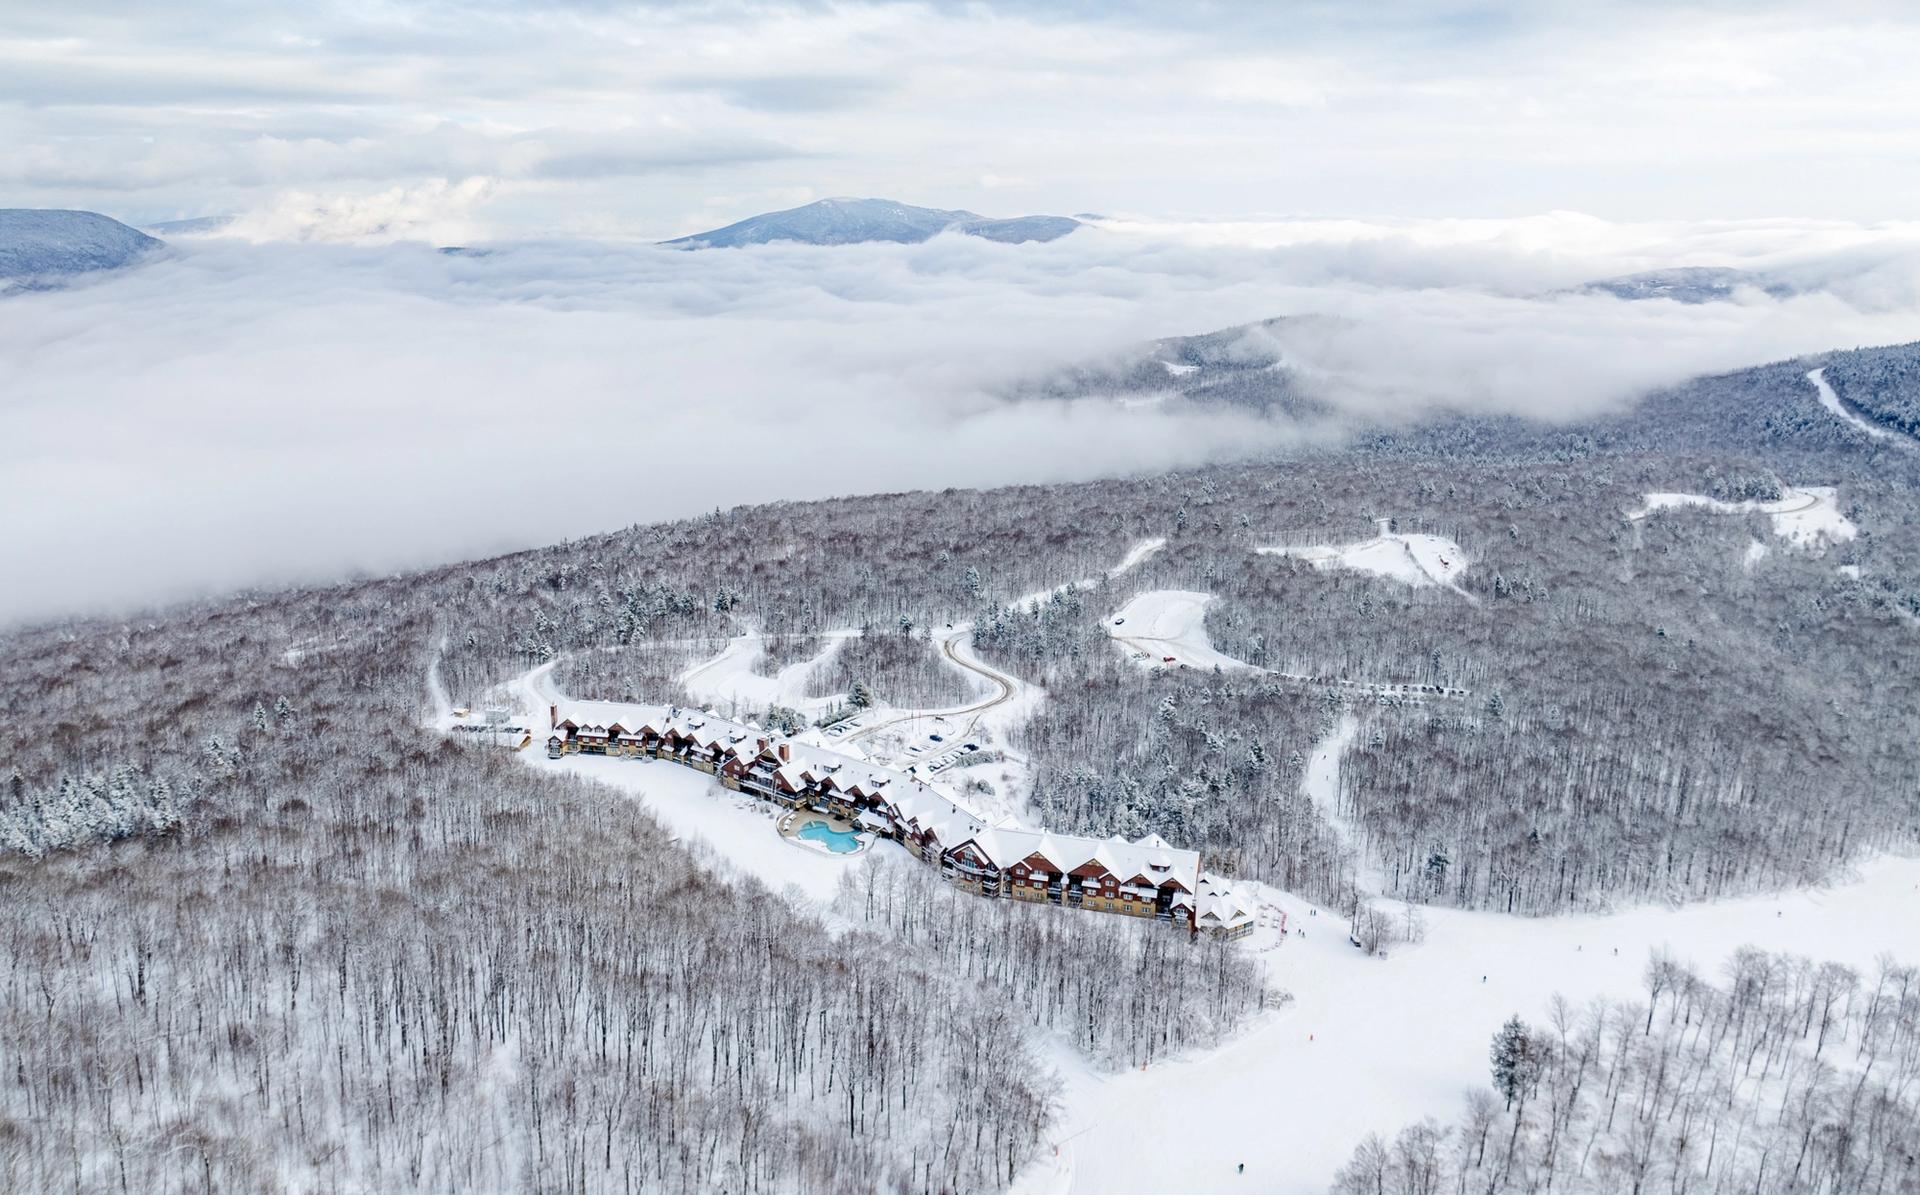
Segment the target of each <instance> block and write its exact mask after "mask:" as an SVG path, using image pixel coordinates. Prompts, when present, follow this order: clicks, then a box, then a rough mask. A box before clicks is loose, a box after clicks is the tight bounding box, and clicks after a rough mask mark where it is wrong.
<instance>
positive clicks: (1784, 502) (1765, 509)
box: [1627, 485, 1860, 550]
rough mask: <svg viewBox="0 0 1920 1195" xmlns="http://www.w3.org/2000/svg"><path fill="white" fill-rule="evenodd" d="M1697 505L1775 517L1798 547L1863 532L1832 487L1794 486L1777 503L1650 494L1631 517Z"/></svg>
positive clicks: (1777, 530) (1781, 532)
mask: <svg viewBox="0 0 1920 1195" xmlns="http://www.w3.org/2000/svg"><path fill="white" fill-rule="evenodd" d="M1681 506H1697V507H1700V508H1701V509H1703V510H1709V511H1712V512H1713V513H1715V514H1752V513H1759V514H1764V515H1767V516H1769V517H1770V518H1771V519H1772V520H1773V533H1774V534H1775V535H1778V536H1780V537H1781V538H1782V539H1784V540H1786V541H1787V542H1788V543H1790V544H1792V545H1793V546H1794V547H1796V548H1809V549H1816V550H1817V549H1820V548H1824V547H1825V546H1826V545H1827V544H1835V543H1844V542H1846V541H1847V540H1850V539H1852V538H1853V537H1854V536H1856V535H1858V534H1859V533H1860V529H1859V528H1858V527H1856V526H1855V525H1854V523H1853V520H1851V519H1849V518H1847V516H1846V515H1844V514H1842V513H1840V503H1839V500H1838V498H1837V496H1836V492H1835V490H1834V488H1833V487H1832V486H1826V485H1815V486H1804V487H1801V486H1790V487H1788V489H1787V491H1786V492H1785V493H1784V494H1783V495H1781V497H1780V499H1779V500H1778V501H1775V502H1722V501H1720V500H1719V499H1717V498H1708V497H1706V496H1705V495H1703V494H1648V495H1647V497H1646V501H1645V503H1644V504H1642V505H1641V507H1640V509H1638V510H1635V511H1630V512H1628V514H1627V518H1629V519H1631V520H1633V521H1634V522H1636V523H1637V522H1639V521H1640V520H1642V519H1645V518H1647V517H1649V516H1651V515H1654V514H1657V513H1659V512H1660V511H1663V510H1672V509H1674V508H1675V507H1681Z"/></svg>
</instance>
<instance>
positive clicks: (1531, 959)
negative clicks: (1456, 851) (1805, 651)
mask: <svg viewBox="0 0 1920 1195" xmlns="http://www.w3.org/2000/svg"><path fill="white" fill-rule="evenodd" d="M1261 898H1262V900H1263V901H1264V902H1267V903H1270V904H1273V905H1275V906H1277V907H1278V908H1280V909H1283V910H1284V911H1285V912H1286V914H1287V918H1288V922H1287V923H1288V925H1290V926H1293V927H1297V928H1299V929H1302V930H1304V936H1295V937H1291V938H1289V939H1288V940H1287V941H1286V944H1285V945H1283V946H1277V947H1274V946H1273V943H1274V941H1275V938H1274V933H1273V931H1272V930H1271V929H1269V928H1262V929H1261V930H1260V931H1259V932H1258V933H1257V934H1256V936H1255V937H1254V938H1252V939H1250V940H1249V947H1248V948H1249V949H1254V950H1259V949H1261V948H1262V947H1263V946H1264V947H1273V948H1272V949H1270V950H1269V951H1268V952H1267V953H1266V954H1265V955H1264V956H1263V957H1264V958H1265V959H1266V963H1267V968H1268V973H1269V976H1270V978H1271V980H1272V982H1273V983H1274V984H1276V985H1277V986H1280V987H1284V988H1285V989H1287V990H1288V991H1290V992H1291V993H1292V994H1293V996H1294V1001H1295V1002H1294V1004H1293V1006H1292V1007H1290V1008H1288V1009H1286V1010H1284V1011H1281V1012H1277V1013H1273V1014H1269V1016H1268V1017H1267V1019H1266V1020H1265V1021H1264V1022H1262V1023H1261V1024H1260V1025H1259V1026H1257V1027H1256V1028H1254V1029H1253V1030H1251V1031H1250V1032H1248V1033H1246V1034H1243V1035H1241V1036H1240V1037H1237V1038H1235V1039H1233V1040H1232V1041H1230V1042H1228V1043H1226V1044H1225V1045H1223V1046H1222V1047H1220V1048H1219V1049H1217V1050H1214V1051H1212V1052H1209V1053H1207V1054H1204V1055H1202V1056H1200V1057H1197V1058H1191V1059H1186V1060H1182V1061H1177V1062H1170V1063H1165V1064H1161V1065H1158V1066H1154V1067H1152V1068H1150V1069H1147V1070H1144V1071H1129V1072H1125V1073H1122V1074H1118V1075H1111V1076H1105V1075H1099V1074H1096V1073H1093V1072H1091V1071H1089V1070H1088V1069H1087V1068H1085V1067H1084V1066H1079V1065H1076V1064H1074V1063H1073V1062H1072V1060H1071V1059H1070V1058H1067V1057H1065V1056H1064V1055H1061V1056H1056V1060H1055V1061H1056V1065H1059V1066H1060V1067H1061V1068H1062V1071H1063V1075H1064V1077H1065V1079H1066V1085H1065V1086H1066V1090H1065V1093H1064V1096H1063V1102H1064V1105H1065V1108H1064V1112H1063V1115H1062V1118H1061V1121H1062V1122H1061V1125H1060V1126H1059V1129H1058V1131H1057V1133H1056V1134H1055V1137H1054V1140H1055V1141H1057V1142H1059V1143H1060V1153H1059V1155H1058V1156H1057V1157H1056V1156H1055V1155H1053V1154H1052V1153H1051V1151H1043V1157H1042V1158H1041V1160H1040V1162H1039V1164H1038V1165H1036V1166H1035V1167H1034V1168H1033V1169H1032V1171H1031V1172H1030V1173H1028V1174H1027V1175H1025V1176H1023V1178H1024V1181H1023V1183H1022V1184H1021V1185H1020V1186H1019V1187H1017V1188H1016V1190H1017V1191H1018V1192H1019V1195H1067V1193H1068V1192H1074V1193H1091V1192H1099V1191H1111V1190H1122V1189H1125V1190H1133V1189H1139V1190H1147V1191H1153V1190H1179V1191H1184V1192H1193V1193H1194V1195H1206V1193H1208V1192H1216V1191H1217V1192H1237V1191H1262V1192H1273V1193H1276V1195H1322V1193H1323V1192H1325V1191H1326V1190H1327V1188H1328V1186H1329V1185H1330V1184H1331V1182H1332V1179H1333V1174H1334V1171H1335V1170H1336V1169H1338V1168H1339V1166H1340V1165H1341V1164H1342V1163H1343V1162H1345V1161H1346V1160H1347V1157H1348V1155H1349V1154H1351V1153H1352V1151H1353V1147H1354V1144H1355V1143H1356V1142H1358V1141H1359V1140H1360V1139H1361V1138H1362V1137H1363V1136H1365V1135H1366V1134H1367V1133H1369V1132H1380V1133H1383V1134H1390V1133H1391V1132H1392V1131H1394V1130H1396V1129H1398V1128H1399V1127H1400V1126H1401V1125H1403V1124H1407V1123H1410V1122H1412V1121H1415V1120H1418V1119H1420V1118H1421V1117H1423V1116H1432V1117H1435V1118H1437V1119H1440V1120H1442V1121H1443V1122H1450V1121H1451V1120H1452V1118H1453V1117H1454V1116H1455V1114H1456V1113H1457V1112H1458V1109H1459V1106H1460V1100H1461V1097H1462V1095H1463V1094H1464V1093H1465V1092H1466V1091H1467V1090H1469V1089H1470V1088H1477V1087H1484V1086H1486V1085H1487V1046H1488V1042H1489V1041H1490V1040H1491V1039H1492V1036H1493V1034H1494V1031H1495V1030H1497V1029H1498V1028H1499V1027H1500V1023H1501V1022H1502V1021H1503V1020H1505V1019H1506V1018H1507V1017H1508V1016H1510V1015H1512V1014H1514V1013H1518V1014H1520V1015H1521V1016H1522V1017H1527V1018H1531V1019H1533V1020H1536V1021H1544V1020H1545V1019H1546V1017H1547V1015H1548V1007H1549V1003H1550V1002H1551V1000H1552V998H1553V997H1554V996H1555V995H1556V994H1560V995H1564V996H1566V997H1567V998H1568V999H1569V1000H1571V1001H1573V1002H1574V1003H1575V1004H1576V1005H1578V1004H1580V1003H1582V1002H1584V1001H1585V1000H1586V999H1588V998H1590V997H1593V996H1602V995H1604V996H1611V997H1614V998H1621V999H1625V998H1631V997H1632V996H1633V995H1634V994H1635V992H1636V991H1638V990H1639V989H1640V983H1641V976H1642V974H1643V972H1644V971H1645V969H1646V965H1647V957H1648V953H1649V952H1650V951H1652V950H1655V949H1657V948H1659V947H1662V946H1666V947H1668V948H1669V949H1670V950H1671V952H1672V954H1673V955H1674V956H1675V957H1676V958H1679V959H1682V960H1690V961H1691V962H1693V963H1694V964H1697V969H1698V970H1699V971H1700V972H1701V973H1703V974H1717V973H1718V970H1719V967H1720V964H1721V963H1722V962H1723V961H1724V960H1725V959H1726V958H1728V957H1729V956H1730V955H1731V954H1732V953H1733V951H1734V950H1736V949H1738V948H1739V947H1740V946H1742V945H1745V944H1748V943H1753V944H1756V945H1759V946H1761V947H1763V948H1765V949H1768V950H1775V951H1788V952H1792V953H1796V954H1801V955H1805V956H1807V957H1809V958H1813V959H1819V960H1833V961H1837V962H1841V963H1844V964H1847V965H1849V966H1853V967H1856V968H1859V969H1860V970H1861V971H1863V972H1866V971H1870V970H1871V968H1872V966H1873V963H1874V960H1875V959H1876V958H1877V957H1878V956H1879V955H1881V954H1884V953H1891V954H1892V955H1893V956H1894V957H1895V958H1898V959H1913V958H1920V861H1916V860H1911V859H1884V860H1881V861H1879V862H1877V863H1874V864H1872V865H1871V866H1869V867H1867V868H1864V869H1863V870H1862V873H1861V877H1860V878H1859V879H1858V880H1855V881H1851V882H1848V883H1843V884H1839V885H1836V886H1834V887H1832V888H1829V889H1822V890H1817V891H1805V892H1795V893H1789V894H1786V895H1784V896H1761V897H1753V898H1749V899H1744V900H1734V901H1721V902H1716V903H1711V904H1702V905H1693V906H1688V907H1686V908H1683V909H1678V910H1674V909H1667V908H1642V909H1634V910H1631V911H1628V912H1622V913H1618V914H1615V915H1611V916H1587V917H1551V918H1542V919H1535V920H1529V919H1525V918H1513V917H1504V916H1501V915H1498V914H1492V913H1463V912H1460V911H1458V910H1454V909H1423V910H1421V916H1422V918H1423V919H1424V922H1425V932H1426V940H1425V942H1424V943H1422V944H1421V945H1419V946H1415V947H1413V948H1410V949H1408V948H1402V949H1399V950H1395V951H1394V952H1392V954H1391V955H1390V956H1389V957H1388V958H1387V959H1385V960H1381V959H1379V958H1375V957H1370V956H1368V955H1366V954H1364V953H1362V952H1361V951H1359V950H1356V949H1354V948H1353V947H1352V946H1351V945H1349V944H1348V942H1347V939H1346V934H1345V929H1346V923H1345V921H1344V920H1342V919H1340V918H1339V917H1337V916H1335V915H1334V914H1333V913H1332V912H1330V911H1328V910H1326V909H1318V908H1315V907H1313V906H1311V905H1308V904H1307V903H1306V902H1304V901H1300V900H1297V899H1295V898H1293V897H1291V896H1288V895H1286V894H1284V893H1279V892H1274V891H1272V890H1265V891H1263V892H1262V893H1261ZM1616 950H1617V951H1618V953H1617V954H1616V953H1615V951H1616ZM1142 1108H1151V1109H1170V1108H1177V1109H1180V1110H1181V1114H1180V1115H1179V1116H1166V1115H1152V1116H1141V1115H1138V1114H1137V1113H1138V1110H1139V1109H1142ZM1195 1124H1201V1125H1205V1126H1207V1132H1205V1133H1196V1132H1194V1131H1193V1126H1194V1125H1195ZM1227 1143H1230V1144H1227ZM1242 1162H1244V1163H1245V1164H1246V1173H1245V1174H1244V1175H1242V1174H1240V1173H1239V1172H1238V1171H1237V1170H1236V1169H1235V1167H1236V1166H1237V1165H1239V1164H1240V1163H1242Z"/></svg>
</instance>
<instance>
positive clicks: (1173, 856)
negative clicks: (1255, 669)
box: [561, 702, 1254, 928]
mask: <svg viewBox="0 0 1920 1195" xmlns="http://www.w3.org/2000/svg"><path fill="white" fill-rule="evenodd" d="M561 712H562V714H563V715H564V718H563V721H562V726H563V727H564V726H566V725H572V726H574V727H575V734H576V735H580V736H586V737H601V736H604V735H605V734H606V730H607V727H608V726H619V727H621V728H623V729H628V730H638V729H640V728H645V729H648V730H652V731H654V732H656V733H659V734H669V733H673V734H677V735H678V736H680V737H682V738H685V739H689V740H691V741H692V742H694V743H695V744H696V745H697V746H699V747H700V748H702V749H713V748H721V749H723V750H724V751H725V752H726V754H727V756H728V757H729V758H731V759H737V760H741V761H743V762H751V761H753V760H756V759H759V758H761V757H763V756H765V757H766V758H768V759H769V760H770V761H777V762H776V763H775V765H774V768H773V774H774V775H775V776H776V777H777V778H778V779H779V780H780V781H781V782H783V783H784V784H785V785H786V786H787V787H788V788H791V789H795V790H798V789H803V788H808V787H813V786H817V787H819V788H822V789H825V790H827V791H830V792H839V793H844V794H848V795H850V796H857V797H862V798H867V799H871V800H874V801H876V802H877V803H878V804H879V805H880V807H881V808H880V809H879V810H878V812H877V814H868V813H865V812H863V813H862V814H861V821H862V824H863V825H868V826H870V827H872V828H878V829H887V828H890V827H889V826H888V823H887V821H886V819H887V818H892V819H895V820H897V821H898V822H900V823H901V824H903V825H906V826H910V827H913V828H915V829H916V830H918V831H919V832H921V833H924V834H930V835H931V836H932V837H933V839H934V841H935V842H937V843H938V844H939V845H940V847H941V849H942V850H952V849H954V848H956V847H960V846H963V845H965V844H967V843H969V842H971V843H973V844H974V846H975V847H976V849H977V850H978V851H979V853H980V854H981V856H983V857H984V858H985V859H986V860H987V861H988V862H989V863H991V864H992V865H993V866H994V867H996V868H998V869H1000V870H1002V871H1005V870H1006V869H1008V868H1010V867H1012V866H1013V865H1014V864H1016V863H1019V862H1021V861H1023V860H1025V859H1029V858H1033V857H1036V856H1037V857H1038V859H1039V860H1041V861H1043V862H1044V863H1045V864H1046V869H1047V870H1048V871H1049V872H1052V873H1055V874H1061V875H1064V874H1066V873H1068V872H1072V871H1079V870H1082V869H1083V868H1084V867H1085V866H1086V865H1087V864H1089V863H1092V864H1094V865H1096V867H1097V868H1098V869H1099V870H1101V871H1103V872H1105V873H1106V874H1107V875H1110V876H1111V877H1112V878H1113V879H1114V881H1115V882H1116V883H1117V884H1119V885H1122V886H1124V887H1126V888H1127V889H1128V890H1130V891H1133V892H1135V893H1136V894H1139V895H1144V894H1146V893H1148V892H1154V891H1159V890H1162V889H1166V888H1169V887H1171V888H1172V889H1173V891H1174V894H1175V895H1174V902H1173V903H1174V904H1175V906H1176V907H1181V908H1185V907H1188V906H1189V905H1191V906H1193V907H1194V908H1195V909H1196V919H1197V921H1199V922H1201V923H1204V924H1205V925H1206V926H1208V927H1209V928H1214V927H1219V928H1232V927H1237V926H1239V925H1241V924H1244V923H1248V922H1251V921H1252V920H1253V918H1254V910H1253V907H1252V904H1251V902H1250V901H1248V900H1247V899H1246V898H1244V897H1243V896H1241V895H1240V894H1239V893H1237V892H1235V891H1234V890H1233V888H1232V887H1231V886H1230V885H1228V883H1227V882H1226V881H1225V880H1223V879H1221V878H1220V877H1219V876H1215V875H1211V874H1206V875H1203V874H1202V873H1201V871H1200V852H1198V851H1193V850H1185V849H1182V848H1179V847H1174V846H1170V845H1168V843H1167V841H1166V840H1165V839H1164V838H1161V837H1160V836H1159V835H1158V834H1146V835H1143V836H1141V837H1140V838H1138V839H1135V840H1134V841H1132V842H1128V841H1127V840H1126V839H1124V838H1121V837H1119V836H1118V835H1116V836H1114V837H1111V838H1104V839H1102V838H1089V837H1085V836H1081V835H1072V834H1059V833H1055V832H1053V831H1050V830H1022V829H1008V828H997V827H992V826H988V825H987V824H986V823H985V821H984V819H982V818H980V817H979V816H978V815H977V814H975V813H974V812H973V811H972V810H970V809H968V808H967V807H966V806H964V805H962V804H961V803H960V802H959V801H957V800H956V799H955V798H953V797H952V796H950V795H948V794H947V793H946V792H944V791H942V790H940V789H938V788H935V787H934V786H933V785H931V784H929V783H927V782H926V781H925V780H922V779H921V778H920V777H918V776H916V775H913V774H911V773H908V772H903V771H900V770H898V769H895V768H888V767H883V766H881V765H879V764H876V763H873V762H872V761H870V760H868V759H867V758H866V757H865V756H864V755H862V754H860V753H859V751H858V750H857V749H854V750H850V751H842V750H839V749H838V748H837V746H836V747H828V746H826V745H825V744H824V743H822V741H821V740H820V737H819V735H818V734H817V733H813V732H802V733H801V734H799V735H794V736H783V735H779V734H775V733H773V732H771V731H766V730H761V729H760V728H758V727H755V726H753V725H751V724H749V723H742V722H735V721H733V720H731V719H729V718H723V717H721V716H719V715H717V714H715V713H713V712H711V711H705V712H703V711H698V710H682V709H678V708H675V707H668V706H634V705H621V704H616V703H612V702H576V703H569V704H568V705H567V706H565V707H564V708H563V709H562V711H561ZM596 731H597V732H598V733H597V734H596ZM783 753H784V756H785V757H784V758H781V756H782V754H783Z"/></svg>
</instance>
